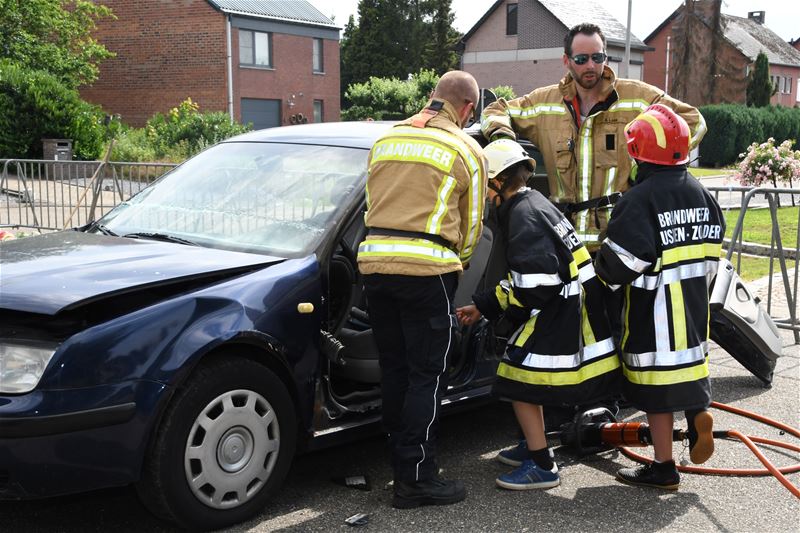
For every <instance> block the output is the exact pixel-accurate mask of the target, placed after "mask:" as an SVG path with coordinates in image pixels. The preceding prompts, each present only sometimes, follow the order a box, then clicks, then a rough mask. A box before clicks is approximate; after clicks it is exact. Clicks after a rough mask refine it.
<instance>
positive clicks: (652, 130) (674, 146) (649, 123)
mask: <svg viewBox="0 0 800 533" xmlns="http://www.w3.org/2000/svg"><path fill="white" fill-rule="evenodd" d="M625 139H626V140H627V142H628V153H629V154H630V156H631V157H632V158H634V159H636V160H638V161H647V162H648V163H655V164H657V165H683V164H685V163H687V162H688V161H689V125H688V124H687V123H686V121H685V120H683V117H681V116H680V115H678V114H677V113H675V111H673V110H672V109H670V108H669V107H667V106H665V105H662V104H653V105H651V106H650V107H648V108H647V109H645V110H644V112H642V113H641V114H640V115H639V116H638V117H636V118H635V119H633V120H632V121H631V122H630V123H628V125H627V126H625Z"/></svg>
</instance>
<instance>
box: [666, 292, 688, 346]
mask: <svg viewBox="0 0 800 533" xmlns="http://www.w3.org/2000/svg"><path fill="white" fill-rule="evenodd" d="M669 298H670V302H671V303H672V333H673V336H674V338H675V351H676V352H677V351H680V350H685V349H686V348H687V342H686V309H685V308H684V306H683V287H682V286H681V282H680V281H676V282H675V283H670V284H669Z"/></svg>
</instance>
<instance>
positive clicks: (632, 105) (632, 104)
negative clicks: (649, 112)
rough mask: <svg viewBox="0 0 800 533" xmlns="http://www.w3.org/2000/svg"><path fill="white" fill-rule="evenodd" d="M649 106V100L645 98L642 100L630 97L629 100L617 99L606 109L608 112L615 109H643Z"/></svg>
mask: <svg viewBox="0 0 800 533" xmlns="http://www.w3.org/2000/svg"><path fill="white" fill-rule="evenodd" d="M649 106H650V102H648V101H647V100H642V99H638V98H632V99H629V100H617V101H616V102H614V104H613V105H612V106H611V107H610V108H609V109H608V110H609V111H610V112H616V111H644V110H645V109H647V108H648V107H649Z"/></svg>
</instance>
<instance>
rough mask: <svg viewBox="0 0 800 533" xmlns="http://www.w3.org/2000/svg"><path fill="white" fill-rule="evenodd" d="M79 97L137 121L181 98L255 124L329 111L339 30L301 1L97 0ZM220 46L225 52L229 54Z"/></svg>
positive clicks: (333, 112)
mask: <svg viewBox="0 0 800 533" xmlns="http://www.w3.org/2000/svg"><path fill="white" fill-rule="evenodd" d="M103 4H104V5H106V6H108V7H109V8H111V9H112V11H113V12H114V14H115V16H116V17H117V18H116V20H110V19H104V20H101V21H100V22H99V24H98V28H97V31H96V32H95V35H96V37H97V39H98V40H99V41H100V42H101V43H103V44H104V45H105V46H106V48H108V49H109V50H111V51H112V52H115V53H116V54H117V55H116V57H114V58H112V59H107V60H105V61H103V62H102V63H101V64H100V76H99V78H98V79H97V81H96V82H95V83H94V84H92V85H91V86H86V87H84V88H82V89H81V95H82V97H83V98H84V99H86V100H88V101H90V102H93V103H96V104H99V105H101V106H102V107H103V108H104V109H105V110H106V111H107V112H109V113H118V114H120V115H121V116H122V120H123V121H124V122H125V123H127V124H130V125H132V126H142V125H144V123H145V122H146V121H147V119H148V118H149V117H151V116H152V115H153V114H154V113H156V112H162V113H163V112H166V111H168V110H169V109H170V108H172V107H175V106H177V105H178V104H179V103H180V102H181V101H183V100H185V99H186V98H187V97H190V98H191V99H192V100H193V101H194V102H196V103H198V104H199V105H200V109H201V111H225V112H227V113H229V114H230V115H231V116H232V117H233V118H234V119H235V120H237V121H240V122H243V123H247V122H252V123H253V126H254V128H255V129H261V128H266V127H272V126H278V125H283V124H292V123H296V122H303V121H304V120H307V121H308V122H322V121H333V120H338V119H339V110H340V107H339V106H340V102H339V28H338V27H337V26H336V25H335V24H334V23H333V21H331V20H330V19H329V18H328V17H326V16H324V15H322V14H321V13H320V12H319V11H318V10H317V9H316V8H314V7H313V6H312V5H311V4H310V3H308V2H306V1H303V0H293V1H291V2H287V1H277V0H257V1H253V0H180V1H169V2H167V1H163V0H103ZM229 51H230V55H229Z"/></svg>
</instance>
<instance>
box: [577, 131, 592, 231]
mask: <svg viewBox="0 0 800 533" xmlns="http://www.w3.org/2000/svg"><path fill="white" fill-rule="evenodd" d="M592 123H593V119H592V117H589V118H587V119H586V120H585V121H584V123H583V124H581V132H580V136H581V148H580V150H579V153H580V165H579V168H578V200H580V201H586V200H588V199H589V198H590V196H589V194H590V192H591V191H590V190H589V183H590V182H591V180H592V173H593V171H594V168H593V165H592V159H593V152H592ZM588 216H589V211H588V210H583V211H581V212H580V214H579V215H578V227H577V228H576V229H577V233H578V234H579V235H578V236H579V238H580V239H581V240H589V239H588V237H589V235H591V234H592V233H594V231H593V230H589V229H588V228H587V217H588ZM595 240H596V238H595Z"/></svg>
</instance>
